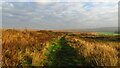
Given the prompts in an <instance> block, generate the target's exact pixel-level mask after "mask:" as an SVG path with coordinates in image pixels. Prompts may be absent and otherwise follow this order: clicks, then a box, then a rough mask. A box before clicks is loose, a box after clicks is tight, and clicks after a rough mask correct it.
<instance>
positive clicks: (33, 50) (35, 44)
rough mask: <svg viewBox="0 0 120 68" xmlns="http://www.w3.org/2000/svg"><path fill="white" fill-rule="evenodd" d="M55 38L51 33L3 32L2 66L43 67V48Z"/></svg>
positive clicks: (10, 30)
mask: <svg viewBox="0 0 120 68" xmlns="http://www.w3.org/2000/svg"><path fill="white" fill-rule="evenodd" d="M57 37H58V35H56V34H54V33H52V32H51V33H47V32H46V33H43V32H35V31H34V32H31V31H26V30H23V31H19V30H12V29H9V30H3V32H2V61H3V66H31V65H32V66H43V64H44V63H43V60H44V59H45V57H44V56H43V53H44V51H45V48H46V47H47V46H48V45H49V43H50V41H51V40H53V39H55V38H57Z"/></svg>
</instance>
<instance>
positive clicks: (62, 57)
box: [45, 36, 81, 67]
mask: <svg viewBox="0 0 120 68" xmlns="http://www.w3.org/2000/svg"><path fill="white" fill-rule="evenodd" d="M45 56H47V57H48V58H47V60H45V65H46V66H54V67H56V66H57V67H60V66H66V67H68V66H76V63H81V61H79V60H80V58H78V57H77V56H76V51H75V50H74V48H72V47H71V46H69V45H68V44H67V42H66V41H65V36H63V37H61V38H58V39H56V40H54V41H52V43H51V44H50V45H49V47H48V48H47V51H46V53H45Z"/></svg>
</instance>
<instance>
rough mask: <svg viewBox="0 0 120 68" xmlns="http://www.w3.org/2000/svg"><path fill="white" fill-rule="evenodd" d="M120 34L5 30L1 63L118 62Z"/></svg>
mask: <svg viewBox="0 0 120 68" xmlns="http://www.w3.org/2000/svg"><path fill="white" fill-rule="evenodd" d="M118 39H119V36H109V35H107V36H106V35H105V36H102V35H97V34H96V33H90V32H83V33H74V32H71V33H66V32H54V31H46V30H40V31H28V30H23V31H19V30H15V29H9V30H3V31H2V62H3V64H2V66H20V67H23V66H44V67H47V66H51V67H60V66H66V67H68V66H96V67H97V66H119V65H120V61H119V60H120V41H118Z"/></svg>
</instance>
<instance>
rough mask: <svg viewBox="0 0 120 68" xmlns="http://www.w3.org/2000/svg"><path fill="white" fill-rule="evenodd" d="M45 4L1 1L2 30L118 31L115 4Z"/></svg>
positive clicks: (108, 2)
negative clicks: (104, 29)
mask: <svg viewBox="0 0 120 68" xmlns="http://www.w3.org/2000/svg"><path fill="white" fill-rule="evenodd" d="M42 1H43V2H42ZM49 1H50V0H49ZM49 1H46V0H41V1H40V2H38V1H35V2H33V1H32V0H31V2H30V1H25V0H23V2H12V1H8V0H4V1H3V2H2V3H0V10H2V13H0V14H1V15H2V28H11V29H12V28H14V29H24V28H27V29H48V30H66V29H84V28H100V27H118V2H117V0H116V1H115V0H114V1H113V0H111V1H107V0H106V2H104V1H99V2H96V1H94V0H91V1H88V0H85V1H83V2H82V1H79V2H77V1H78V0H75V1H72V0H69V1H64V0H57V1H58V2H56V1H50V2H49Z"/></svg>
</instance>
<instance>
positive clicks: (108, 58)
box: [66, 36, 120, 66]
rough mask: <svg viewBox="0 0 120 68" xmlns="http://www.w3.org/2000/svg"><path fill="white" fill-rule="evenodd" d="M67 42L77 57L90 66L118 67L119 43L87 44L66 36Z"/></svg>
mask: <svg viewBox="0 0 120 68" xmlns="http://www.w3.org/2000/svg"><path fill="white" fill-rule="evenodd" d="M66 39H67V42H68V44H69V45H70V46H72V47H74V48H75V49H76V51H77V52H78V55H79V56H80V57H82V58H84V61H85V62H86V63H89V64H90V65H92V66H118V65H119V58H120V57H119V56H118V55H119V54H118V53H119V51H118V50H117V49H119V47H120V43H119V44H118V43H115V42H104V43H103V42H97V41H95V40H94V41H93V42H88V40H89V39H88V40H86V39H81V38H79V37H77V36H74V37H72V36H67V37H66Z"/></svg>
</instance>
